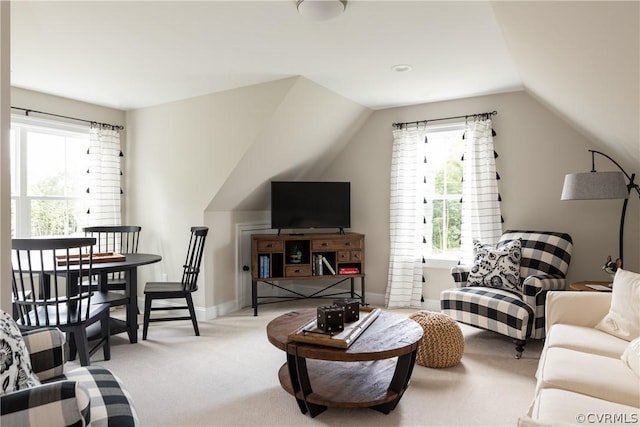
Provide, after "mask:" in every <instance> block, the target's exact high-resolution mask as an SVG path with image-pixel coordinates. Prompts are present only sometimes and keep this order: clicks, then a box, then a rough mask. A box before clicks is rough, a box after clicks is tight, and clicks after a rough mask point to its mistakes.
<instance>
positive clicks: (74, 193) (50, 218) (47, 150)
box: [10, 117, 89, 238]
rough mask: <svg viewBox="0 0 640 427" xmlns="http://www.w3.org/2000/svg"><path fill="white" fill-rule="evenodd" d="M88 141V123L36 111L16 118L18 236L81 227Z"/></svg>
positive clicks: (14, 222)
mask: <svg viewBox="0 0 640 427" xmlns="http://www.w3.org/2000/svg"><path fill="white" fill-rule="evenodd" d="M88 146H89V127H88V126H82V125H74V124H69V123H61V122H55V121H51V120H44V119H36V118H31V117H14V118H13V119H12V123H11V135H10V167H11V235H12V237H23V238H24V237H41V236H48V237H51V236H68V235H74V234H79V233H80V232H81V230H82V227H83V226H84V225H85V224H83V221H84V219H83V218H84V217H85V215H84V214H83V210H84V208H85V203H84V202H83V197H84V194H85V190H86V188H87V184H88V177H87V173H86V172H87V165H88V158H87V148H88Z"/></svg>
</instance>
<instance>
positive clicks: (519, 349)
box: [513, 340, 527, 359]
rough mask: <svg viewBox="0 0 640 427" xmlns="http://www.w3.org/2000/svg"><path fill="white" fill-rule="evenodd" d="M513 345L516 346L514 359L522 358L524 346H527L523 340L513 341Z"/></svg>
mask: <svg viewBox="0 0 640 427" xmlns="http://www.w3.org/2000/svg"><path fill="white" fill-rule="evenodd" d="M513 343H514V344H515V345H516V359H520V358H521V357H522V352H523V351H524V346H525V344H527V341H525V340H513Z"/></svg>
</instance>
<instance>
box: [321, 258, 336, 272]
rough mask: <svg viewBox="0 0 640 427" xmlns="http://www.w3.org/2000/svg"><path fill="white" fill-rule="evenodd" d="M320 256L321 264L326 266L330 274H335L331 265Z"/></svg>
mask: <svg viewBox="0 0 640 427" xmlns="http://www.w3.org/2000/svg"><path fill="white" fill-rule="evenodd" d="M320 256H321V257H322V263H323V264H324V265H326V266H327V269H329V271H330V272H331V274H336V271H335V270H334V269H333V267H332V266H331V264H329V261H328V260H327V259H326V258H325V257H323V256H322V255H320Z"/></svg>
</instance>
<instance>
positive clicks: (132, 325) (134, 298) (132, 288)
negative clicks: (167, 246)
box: [126, 267, 138, 344]
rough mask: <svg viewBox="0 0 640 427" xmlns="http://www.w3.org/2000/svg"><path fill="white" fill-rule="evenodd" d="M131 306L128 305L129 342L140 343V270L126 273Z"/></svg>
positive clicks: (134, 269)
mask: <svg viewBox="0 0 640 427" xmlns="http://www.w3.org/2000/svg"><path fill="white" fill-rule="evenodd" d="M126 277H127V283H128V285H129V286H128V289H127V292H128V297H129V304H127V333H128V334H129V342H130V343H132V344H133V343H137V342H138V269H137V268H136V267H133V268H131V269H130V270H129V271H127V273H126Z"/></svg>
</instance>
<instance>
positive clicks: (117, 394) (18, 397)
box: [0, 328, 139, 427]
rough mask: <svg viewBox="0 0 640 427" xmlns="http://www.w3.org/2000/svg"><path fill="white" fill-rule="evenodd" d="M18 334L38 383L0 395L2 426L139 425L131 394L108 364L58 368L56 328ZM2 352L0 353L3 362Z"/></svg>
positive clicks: (60, 342) (60, 346)
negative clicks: (70, 369)
mask: <svg viewBox="0 0 640 427" xmlns="http://www.w3.org/2000/svg"><path fill="white" fill-rule="evenodd" d="M3 334H4V331H3ZM13 338H15V336H14V337H13ZM5 339H9V337H8V336H3V337H2V341H3V343H5ZM22 339H23V340H24V344H26V348H27V350H28V352H29V358H30V360H31V368H32V369H33V374H35V375H36V376H37V379H38V380H39V382H40V384H37V382H38V381H36V384H35V385H34V384H33V383H30V384H28V385H27V386H26V387H25V386H24V385H22V386H21V387H18V389H16V390H15V391H10V392H7V393H5V394H3V395H2V396H0V414H1V415H0V424H2V426H3V427H7V426H21V427H23V426H88V425H91V426H94V427H97V426H105V427H106V426H114V425H117V426H122V427H126V426H137V425H139V423H138V417H137V414H136V411H135V408H134V405H133V401H132V400H131V396H130V395H129V393H128V392H127V391H126V389H125V388H124V387H123V386H122V383H121V381H120V380H119V379H118V378H117V377H116V376H115V375H113V374H112V373H111V372H110V371H109V370H108V369H105V368H101V367H98V366H87V367H83V368H77V369H74V370H72V371H70V372H68V373H65V372H64V363H65V361H66V360H65V351H64V344H65V336H64V334H63V333H62V332H60V330H58V329H56V328H43V329H35V330H33V331H28V332H24V333H23V334H22ZM7 348H8V347H7ZM8 354H9V353H8V352H6V353H4V354H3V355H2V356H3V362H4V361H5V359H4V358H5V357H7V355H8ZM4 372H5V370H4V366H3V373H4ZM5 379H6V378H3V380H5ZM3 382H4V381H3ZM23 384H24V383H23ZM3 386H4V384H3Z"/></svg>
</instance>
